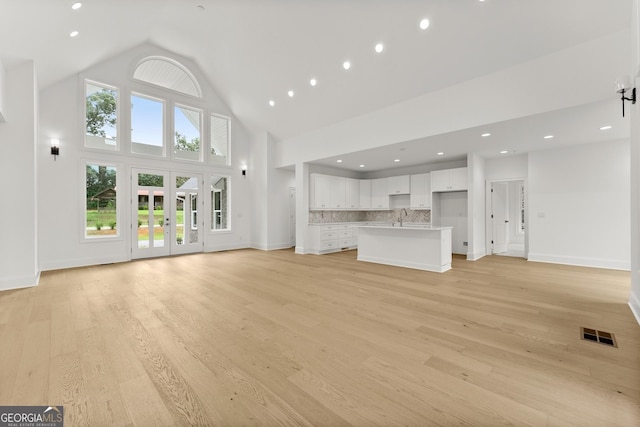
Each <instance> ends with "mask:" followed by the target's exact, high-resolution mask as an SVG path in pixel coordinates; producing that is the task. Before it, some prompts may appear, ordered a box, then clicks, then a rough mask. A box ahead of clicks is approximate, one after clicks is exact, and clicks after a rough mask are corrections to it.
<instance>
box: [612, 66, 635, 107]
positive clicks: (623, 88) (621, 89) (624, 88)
mask: <svg viewBox="0 0 640 427" xmlns="http://www.w3.org/2000/svg"><path fill="white" fill-rule="evenodd" d="M629 89H631V98H627V97H626V96H624V94H625V93H626V92H628V91H629ZM616 93H619V94H621V95H620V100H621V101H622V117H624V101H631V103H632V104H635V103H636V88H635V87H634V88H631V84H630V83H629V77H626V76H625V77H621V78H618V80H616Z"/></svg>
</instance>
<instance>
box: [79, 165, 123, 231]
mask: <svg viewBox="0 0 640 427" xmlns="http://www.w3.org/2000/svg"><path fill="white" fill-rule="evenodd" d="M116 176H117V169H116V167H115V166H110V165H104V164H98V163H92V164H87V165H86V167H85V182H86V190H85V232H84V235H85V237H87V238H105V237H116V236H118V234H119V233H118V224H117V220H118V205H117V197H116V194H117V193H116V189H117V188H116Z"/></svg>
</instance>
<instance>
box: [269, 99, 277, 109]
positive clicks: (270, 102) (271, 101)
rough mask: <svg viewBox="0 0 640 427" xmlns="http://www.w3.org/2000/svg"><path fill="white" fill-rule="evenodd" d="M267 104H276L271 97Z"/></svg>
mask: <svg viewBox="0 0 640 427" xmlns="http://www.w3.org/2000/svg"><path fill="white" fill-rule="evenodd" d="M269 105H270V106H272V107H273V106H274V105H276V102H275V101H274V100H273V99H271V100H270V101H269Z"/></svg>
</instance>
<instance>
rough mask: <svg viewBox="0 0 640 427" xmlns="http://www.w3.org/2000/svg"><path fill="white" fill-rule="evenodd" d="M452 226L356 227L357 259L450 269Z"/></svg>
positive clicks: (427, 268)
mask: <svg viewBox="0 0 640 427" xmlns="http://www.w3.org/2000/svg"><path fill="white" fill-rule="evenodd" d="M451 229H452V227H412V226H405V227H391V226H364V227H358V261H367V262H375V263H378V264H388V265H395V266H398V267H408V268H416V269H418V270H426V271H435V272H438V273H444V272H445V271H447V270H450V269H451Z"/></svg>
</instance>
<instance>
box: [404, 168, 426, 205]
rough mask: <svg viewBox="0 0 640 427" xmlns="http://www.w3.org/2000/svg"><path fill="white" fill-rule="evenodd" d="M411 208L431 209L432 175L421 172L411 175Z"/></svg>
mask: <svg viewBox="0 0 640 427" xmlns="http://www.w3.org/2000/svg"><path fill="white" fill-rule="evenodd" d="M409 207H410V208H411V209H431V175H430V174H428V173H421V174H417V175H411V193H410V196H409Z"/></svg>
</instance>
